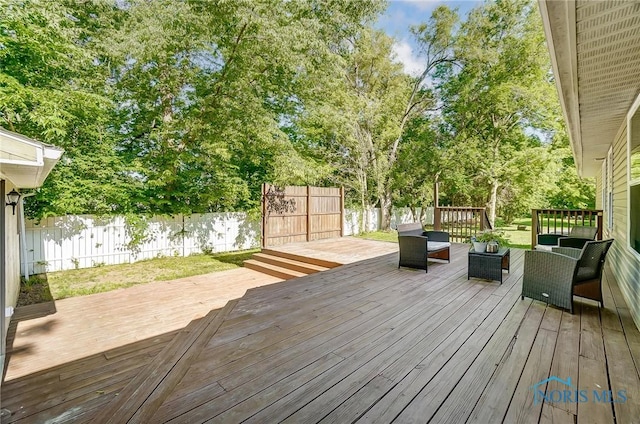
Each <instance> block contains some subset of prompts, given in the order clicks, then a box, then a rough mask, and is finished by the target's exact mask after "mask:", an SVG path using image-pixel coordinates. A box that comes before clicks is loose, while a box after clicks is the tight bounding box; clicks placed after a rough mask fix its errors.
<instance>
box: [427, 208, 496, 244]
mask: <svg viewBox="0 0 640 424" xmlns="http://www.w3.org/2000/svg"><path fill="white" fill-rule="evenodd" d="M434 212H435V213H434V218H433V228H434V229H435V230H441V231H447V232H448V233H449V235H450V237H451V240H452V241H455V242H460V243H465V242H468V241H469V239H470V238H471V237H472V236H475V235H477V234H478V233H480V232H482V231H485V230H490V229H491V223H490V222H489V219H488V217H487V211H486V208H472V207H456V206H448V207H436V208H435V211H434Z"/></svg>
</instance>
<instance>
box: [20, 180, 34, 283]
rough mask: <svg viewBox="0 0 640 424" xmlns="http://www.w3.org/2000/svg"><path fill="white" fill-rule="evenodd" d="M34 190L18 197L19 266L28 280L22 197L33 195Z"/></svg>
mask: <svg viewBox="0 0 640 424" xmlns="http://www.w3.org/2000/svg"><path fill="white" fill-rule="evenodd" d="M35 195H36V193H35V192H33V191H32V192H31V193H26V194H23V195H22V196H21V197H20V207H19V208H18V209H20V267H21V268H22V270H21V271H22V275H24V279H25V280H29V266H28V265H27V230H26V227H25V222H24V199H25V197H31V196H35Z"/></svg>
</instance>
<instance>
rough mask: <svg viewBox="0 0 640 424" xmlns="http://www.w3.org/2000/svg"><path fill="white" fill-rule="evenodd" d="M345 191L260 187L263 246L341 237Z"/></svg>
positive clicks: (324, 188) (306, 187)
mask: <svg viewBox="0 0 640 424" xmlns="http://www.w3.org/2000/svg"><path fill="white" fill-rule="evenodd" d="M343 234H344V190H343V189H342V188H337V187H312V186H287V187H284V188H283V189H278V188H277V187H275V186H273V185H270V184H265V185H263V187H262V247H270V246H279V245H282V244H286V243H293V242H298V241H311V240H319V239H325V238H333V237H342V235H343Z"/></svg>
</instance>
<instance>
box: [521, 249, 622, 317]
mask: <svg viewBox="0 0 640 424" xmlns="http://www.w3.org/2000/svg"><path fill="white" fill-rule="evenodd" d="M611 243H613V240H612V239H611V240H602V241H587V242H585V244H584V247H583V248H582V249H574V248H571V247H554V248H553V252H546V251H536V250H532V251H526V252H525V255H524V274H523V277H522V296H521V297H522V299H524V298H525V296H526V297H529V298H532V299H535V300H540V301H543V302H547V303H550V304H552V305H556V306H559V307H561V308H565V309H569V311H570V312H571V313H573V296H574V295H575V296H580V297H585V298H588V299H592V300H596V301H598V302H599V303H600V305H601V306H603V305H604V303H603V299H602V267H603V266H604V261H605V257H606V255H607V251H608V250H609V248H610V247H611Z"/></svg>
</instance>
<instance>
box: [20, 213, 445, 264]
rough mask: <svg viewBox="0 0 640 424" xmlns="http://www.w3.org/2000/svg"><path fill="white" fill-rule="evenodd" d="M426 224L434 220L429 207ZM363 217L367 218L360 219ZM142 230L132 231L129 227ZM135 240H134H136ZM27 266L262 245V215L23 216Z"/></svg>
mask: <svg viewBox="0 0 640 424" xmlns="http://www.w3.org/2000/svg"><path fill="white" fill-rule="evenodd" d="M426 212H427V213H426V218H425V223H433V210H432V209H430V210H427V211H426ZM368 213H369V228H368V231H375V230H377V229H379V228H380V211H379V209H374V210H371V211H369V212H368ZM361 219H362V220H364V219H365V217H364V214H362V212H359V211H354V210H345V218H344V229H345V232H344V234H345V235H347V236H348V235H353V234H357V233H358V232H359V228H360V222H361V221H360V220H361ZM411 221H413V218H412V216H411V213H410V211H409V209H397V210H395V211H394V213H393V216H392V220H391V226H392V228H395V226H396V225H397V223H403V222H411ZM363 222H366V221H363ZM136 227H137V228H140V229H141V230H143V231H138V232H136V231H135V230H134V231H133V233H132V230H131V228H136ZM136 236H138V237H137V241H138V242H137V243H133V242H132V240H136ZM25 238H26V243H25V245H26V261H24V260H23V264H22V265H23V267H22V273H23V274H24V266H25V265H26V267H27V270H28V272H29V274H30V275H32V274H39V273H43V272H52V271H60V270H66V269H74V268H75V269H80V268H90V267H94V266H100V265H112V264H122V263H131V262H136V261H140V260H144V259H151V258H155V257H162V256H189V255H192V254H198V253H203V252H230V251H235V250H243V249H250V248H253V247H258V246H259V245H260V219H259V218H253V219H252V218H251V217H249V215H248V214H246V213H243V212H236V213H208V214H194V215H188V216H186V215H178V216H175V217H164V216H163V217H155V218H151V219H148V220H146V224H144V225H142V226H136V225H127V223H126V221H125V218H124V217H122V216H114V217H108V218H99V217H95V216H91V215H76V216H71V215H69V216H63V217H52V218H47V219H43V220H41V221H39V222H37V221H30V220H27V221H26V235H25Z"/></svg>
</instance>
